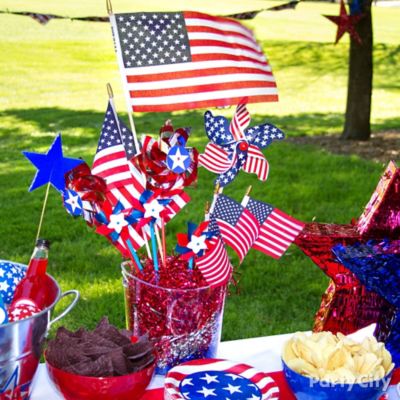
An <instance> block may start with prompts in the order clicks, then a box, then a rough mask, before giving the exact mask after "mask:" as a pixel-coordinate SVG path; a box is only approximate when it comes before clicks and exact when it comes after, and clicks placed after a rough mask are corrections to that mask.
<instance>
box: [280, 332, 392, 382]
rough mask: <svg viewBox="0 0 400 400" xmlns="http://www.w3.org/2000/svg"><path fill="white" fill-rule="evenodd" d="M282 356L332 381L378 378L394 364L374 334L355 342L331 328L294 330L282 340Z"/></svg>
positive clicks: (297, 368)
mask: <svg viewBox="0 0 400 400" xmlns="http://www.w3.org/2000/svg"><path fill="white" fill-rule="evenodd" d="M282 358H283V361H284V362H285V363H286V364H287V365H288V367H289V368H291V369H293V370H294V371H296V372H298V373H299V374H301V375H305V376H309V377H312V378H315V379H320V380H322V381H327V382H332V383H361V382H369V381H373V380H380V379H382V378H384V377H385V376H387V375H388V374H389V373H390V372H391V371H392V370H393V368H394V364H393V362H392V356H391V354H390V353H389V352H388V351H387V350H386V348H385V345H384V344H383V343H380V342H378V341H377V340H376V339H375V338H374V337H368V338H365V339H364V340H363V341H362V342H361V343H359V342H356V341H355V340H353V339H352V338H350V337H348V336H345V335H343V334H341V333H338V334H337V335H333V334H332V333H331V332H318V333H313V334H312V335H306V334H305V333H302V332H298V333H296V334H294V335H293V337H292V338H291V339H290V340H289V341H288V342H287V343H286V345H285V347H284V349H283V354H282Z"/></svg>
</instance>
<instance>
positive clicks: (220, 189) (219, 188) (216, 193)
mask: <svg viewBox="0 0 400 400" xmlns="http://www.w3.org/2000/svg"><path fill="white" fill-rule="evenodd" d="M223 191H224V188H223V187H220V185H219V183H217V184H216V185H215V189H214V197H213V200H212V202H211V206H210V211H209V214H212V213H213V212H214V207H215V203H216V202H217V199H218V196H219V195H220V194H221V193H222V192H223Z"/></svg>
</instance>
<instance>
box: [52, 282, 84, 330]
mask: <svg viewBox="0 0 400 400" xmlns="http://www.w3.org/2000/svg"><path fill="white" fill-rule="evenodd" d="M71 295H72V296H74V298H73V300H72V301H71V303H70V304H69V305H68V306H67V308H66V309H65V310H64V311H63V312H62V313H61V314H60V315H57V317H55V318H54V319H52V320H51V321H49V324H48V326H47V330H49V329H50V328H51V326H52V325H53V324H54V323H56V322H57V321H59V320H60V319H61V318H64V317H65V316H66V315H67V314H68V313H69V312H70V311H71V310H72V309H73V308H74V307H75V305H76V303H77V302H78V300H79V298H80V294H79V292H78V291H77V290H73V289H71V290H67V291H66V292H64V293H62V294H61V296H60V298H59V299H58V300H57V302H56V304H55V305H54V306H56V305H57V304H58V303H59V301H60V300H61V299H63V298H64V297H67V296H71Z"/></svg>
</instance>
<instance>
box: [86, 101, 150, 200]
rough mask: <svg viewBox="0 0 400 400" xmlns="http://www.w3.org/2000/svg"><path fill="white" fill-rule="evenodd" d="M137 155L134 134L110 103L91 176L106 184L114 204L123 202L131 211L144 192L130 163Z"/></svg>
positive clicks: (142, 179) (143, 184)
mask: <svg viewBox="0 0 400 400" xmlns="http://www.w3.org/2000/svg"><path fill="white" fill-rule="evenodd" d="M137 152H138V150H137V149H136V147H135V141H134V138H133V135H132V132H131V131H130V130H129V129H128V128H127V127H126V126H125V124H124V123H123V122H122V120H120V119H119V118H118V116H117V115H116V112H115V109H114V107H113V105H112V103H111V102H109V103H108V106H107V111H106V115H105V117H104V123H103V126H102V130H101V134H100V139H99V143H98V146H97V151H96V155H95V157H94V160H93V167H92V174H93V175H98V176H100V177H102V178H103V179H104V180H105V181H106V184H107V190H108V194H107V197H108V199H109V200H110V201H111V203H112V204H113V205H116V204H117V203H118V201H121V202H122V203H123V204H124V206H125V208H130V207H132V203H133V199H138V198H139V197H140V195H141V194H142V193H143V191H144V190H145V181H144V178H143V176H142V174H141V173H140V171H139V170H138V169H137V168H136V167H135V166H134V165H133V164H132V162H131V161H130V159H131V158H132V157H133V156H134V155H136V153H137Z"/></svg>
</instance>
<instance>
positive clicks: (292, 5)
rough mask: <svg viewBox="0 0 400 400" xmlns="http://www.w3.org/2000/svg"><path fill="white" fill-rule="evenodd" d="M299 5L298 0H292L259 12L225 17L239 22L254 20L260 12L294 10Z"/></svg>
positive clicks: (246, 12)
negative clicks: (239, 20)
mask: <svg viewBox="0 0 400 400" xmlns="http://www.w3.org/2000/svg"><path fill="white" fill-rule="evenodd" d="M299 3H300V0H293V1H289V2H288V3H283V4H279V5H278V6H274V7H269V8H263V9H261V10H253V11H244V12H241V13H236V14H230V15H226V17H230V18H235V19H241V20H249V19H253V18H255V17H256V16H257V15H258V14H259V13H260V12H262V11H282V10H294V9H295V8H296V7H297V5H298V4H299Z"/></svg>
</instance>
